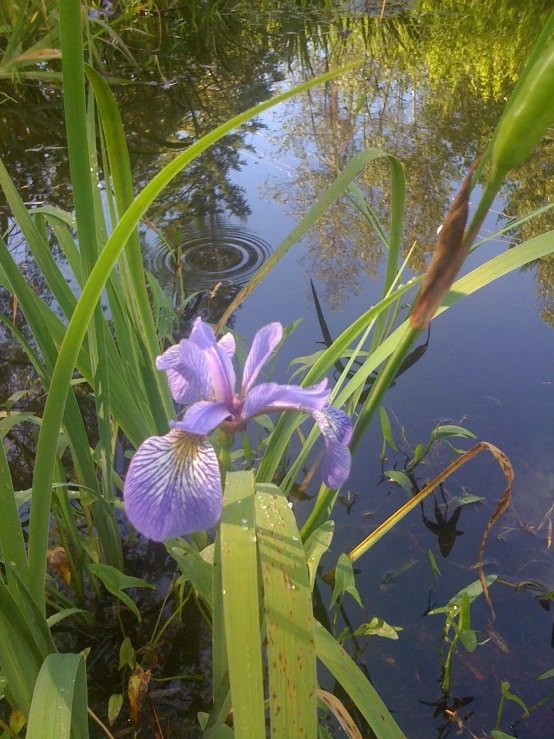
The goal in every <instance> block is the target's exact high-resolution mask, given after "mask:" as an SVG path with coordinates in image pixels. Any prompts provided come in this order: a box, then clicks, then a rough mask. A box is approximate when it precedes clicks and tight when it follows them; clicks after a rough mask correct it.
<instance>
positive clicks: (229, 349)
mask: <svg viewBox="0 0 554 739" xmlns="http://www.w3.org/2000/svg"><path fill="white" fill-rule="evenodd" d="M217 345H218V347H219V348H220V349H223V351H224V352H225V354H226V355H227V356H228V357H229V359H232V358H233V357H234V356H235V349H236V345H235V337H234V336H233V334H231V333H227V334H223V336H222V337H221V339H220V340H219V341H218V342H217Z"/></svg>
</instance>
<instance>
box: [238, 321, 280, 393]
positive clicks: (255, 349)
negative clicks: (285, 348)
mask: <svg viewBox="0 0 554 739" xmlns="http://www.w3.org/2000/svg"><path fill="white" fill-rule="evenodd" d="M282 338H283V327H282V326H281V324H280V323H269V324H268V325H267V326H264V327H263V328H261V329H260V330H259V331H258V333H257V334H256V336H254V341H253V342H252V346H251V347H250V351H249V352H248V356H247V358H246V362H245V365H244V370H243V373H242V388H241V395H242V397H243V398H244V397H246V395H247V394H248V392H249V391H250V388H251V387H252V385H253V384H254V383H255V382H256V379H257V377H258V375H259V374H260V371H261V369H262V367H263V366H264V364H265V363H266V362H267V360H268V359H269V357H270V355H271V352H272V351H273V350H274V349H275V347H276V346H277V344H278V343H279V342H280V341H281V339H282Z"/></svg>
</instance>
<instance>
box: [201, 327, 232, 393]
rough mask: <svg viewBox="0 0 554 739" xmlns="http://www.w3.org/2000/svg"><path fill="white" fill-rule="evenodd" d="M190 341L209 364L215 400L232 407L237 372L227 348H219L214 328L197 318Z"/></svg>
mask: <svg viewBox="0 0 554 739" xmlns="http://www.w3.org/2000/svg"><path fill="white" fill-rule="evenodd" d="M190 341H191V342H192V343H194V344H195V345H196V346H198V347H199V348H200V349H201V350H202V353H203V354H204V357H205V358H206V360H207V362H208V365H209V367H210V378H211V382H212V387H213V392H214V396H215V399H216V400H218V401H220V402H222V403H226V404H227V405H228V406H231V405H232V404H233V401H234V398H235V384H236V377H235V370H234V369H233V363H232V362H231V359H230V358H229V355H228V354H227V352H226V350H225V348H221V347H219V346H218V344H217V341H216V340H215V334H214V331H213V328H212V327H211V326H209V325H208V324H207V323H204V322H203V321H202V319H201V318H196V319H195V321H194V324H193V326H192V331H191V332H190Z"/></svg>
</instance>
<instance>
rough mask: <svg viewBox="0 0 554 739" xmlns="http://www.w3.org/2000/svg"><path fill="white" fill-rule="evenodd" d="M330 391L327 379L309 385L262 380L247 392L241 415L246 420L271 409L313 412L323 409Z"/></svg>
mask: <svg viewBox="0 0 554 739" xmlns="http://www.w3.org/2000/svg"><path fill="white" fill-rule="evenodd" d="M330 392H331V391H330V390H327V379H325V380H322V381H321V382H320V383H319V384H318V385H312V386H311V387H299V386H298V385H277V383H275V382H263V383H262V384H261V385H257V386H256V387H254V388H252V390H251V391H250V392H249V393H248V395H247V397H246V400H245V402H244V407H243V409H242V414H241V415H242V417H243V419H244V420H245V421H246V420H247V419H249V418H252V417H253V416H259V415H261V414H262V413H270V412H271V411H304V412H306V413H313V411H320V410H323V408H324V407H325V406H326V405H327V402H328V400H329V395H330Z"/></svg>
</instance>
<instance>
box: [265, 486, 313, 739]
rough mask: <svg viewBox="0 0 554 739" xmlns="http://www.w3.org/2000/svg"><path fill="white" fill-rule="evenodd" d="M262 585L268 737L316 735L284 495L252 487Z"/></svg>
mask: <svg viewBox="0 0 554 739" xmlns="http://www.w3.org/2000/svg"><path fill="white" fill-rule="evenodd" d="M256 523H257V531H258V545H259V550H260V559H261V565H262V577H263V584H264V604H265V613H266V625H267V664H268V672H269V704H270V722H271V736H272V737H274V739H306V737H308V739H312V738H314V737H316V736H317V694H316V691H317V679H316V659H315V644H314V620H313V615H312V599H311V587H310V578H309V575H308V567H307V563H306V556H305V552H304V547H303V546H302V542H301V541H300V534H299V532H298V528H297V526H296V521H295V518H294V515H293V513H292V511H291V509H290V508H289V505H288V501H287V498H286V496H285V495H284V494H283V493H282V492H281V490H279V488H277V487H275V486H274V485H266V484H261V485H260V484H258V485H256Z"/></svg>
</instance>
